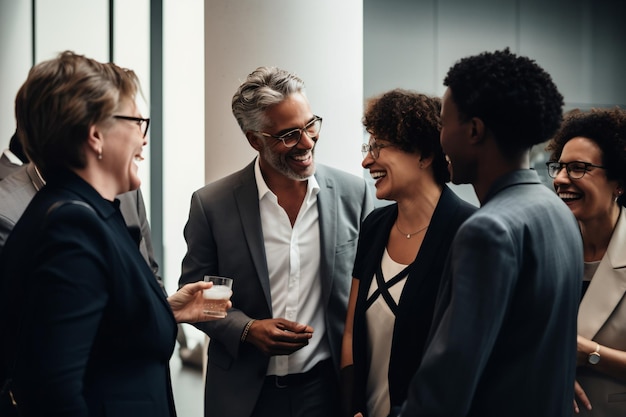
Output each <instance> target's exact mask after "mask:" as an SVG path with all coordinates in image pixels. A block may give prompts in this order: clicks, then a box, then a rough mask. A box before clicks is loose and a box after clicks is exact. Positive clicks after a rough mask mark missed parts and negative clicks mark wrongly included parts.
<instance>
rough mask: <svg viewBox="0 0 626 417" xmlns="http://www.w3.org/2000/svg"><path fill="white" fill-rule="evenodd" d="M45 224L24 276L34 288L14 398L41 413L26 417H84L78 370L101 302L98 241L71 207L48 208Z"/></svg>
mask: <svg viewBox="0 0 626 417" xmlns="http://www.w3.org/2000/svg"><path fill="white" fill-rule="evenodd" d="M47 224H48V227H47V228H46V229H45V231H44V235H43V237H42V241H43V242H45V243H44V244H43V246H42V248H41V250H39V251H37V252H36V253H34V259H33V262H34V264H35V265H38V266H37V267H36V268H35V269H34V271H33V273H32V275H31V276H28V277H26V279H28V280H29V281H30V282H29V288H35V289H36V290H34V291H29V293H28V296H27V297H26V303H25V305H24V308H25V311H26V313H24V314H23V325H22V330H21V338H20V341H21V344H20V345H19V346H20V354H19V355H20V356H21V357H22V358H23V359H22V360H21V361H20V360H19V358H18V364H19V368H18V371H16V375H17V374H21V375H22V376H23V379H20V381H19V383H20V384H19V386H20V388H21V391H20V395H22V396H25V397H28V401H26V403H28V404H31V405H33V407H41V409H33V410H28V411H29V412H30V414H32V415H38V416H51V415H72V416H87V414H88V411H87V407H86V403H85V399H84V397H83V394H84V386H83V381H84V380H85V378H86V377H87V376H86V375H85V369H86V365H87V361H88V360H89V358H90V354H91V352H92V346H93V342H94V339H95V337H96V333H97V331H98V327H99V323H100V321H101V318H102V315H103V312H104V310H105V308H106V305H107V301H108V297H109V295H108V294H109V288H108V286H109V285H110V283H108V282H107V265H106V262H107V260H105V259H103V258H104V256H103V254H104V253H105V252H104V251H103V248H102V247H101V245H102V243H101V242H102V241H104V240H105V235H104V233H103V230H102V224H101V222H100V221H99V219H98V218H97V217H96V215H95V214H92V213H91V212H90V211H89V209H86V208H84V207H80V206H77V205H68V206H64V207H61V208H58V209H56V210H54V211H53V212H52V213H51V214H50V216H49V217H48V222H47ZM30 414H29V415H30Z"/></svg>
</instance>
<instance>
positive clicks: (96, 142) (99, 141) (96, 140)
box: [87, 125, 104, 155]
mask: <svg viewBox="0 0 626 417" xmlns="http://www.w3.org/2000/svg"><path fill="white" fill-rule="evenodd" d="M103 138H104V135H103V133H102V130H100V128H99V127H97V126H96V125H91V126H90V127H89V132H88V134H87V148H88V149H89V150H90V151H91V152H93V153H94V154H95V155H101V154H102V149H103V148H104V140H103Z"/></svg>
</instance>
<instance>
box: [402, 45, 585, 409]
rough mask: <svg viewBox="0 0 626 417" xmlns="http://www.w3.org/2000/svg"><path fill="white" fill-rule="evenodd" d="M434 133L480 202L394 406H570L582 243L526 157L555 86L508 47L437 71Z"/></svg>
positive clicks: (554, 103) (550, 124) (543, 125)
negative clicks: (440, 80)
mask: <svg viewBox="0 0 626 417" xmlns="http://www.w3.org/2000/svg"><path fill="white" fill-rule="evenodd" d="M444 85H445V86H447V89H446V91H445V94H444V96H443V106H442V111H441V118H442V131H441V138H440V139H441V145H442V147H443V150H444V152H445V153H446V156H447V158H448V161H449V169H450V174H451V179H452V182H454V183H456V184H472V186H473V187H474V190H475V192H476V195H477V197H478V199H479V201H480V203H481V208H480V209H478V211H476V213H474V214H473V215H472V216H471V217H470V218H469V219H467V220H466V221H465V223H464V224H463V225H461V227H460V228H459V231H458V232H457V234H456V236H455V238H454V241H453V243H452V246H451V249H450V252H449V256H448V259H447V265H446V267H445V269H444V273H443V277H442V283H441V286H440V288H439V294H438V299H437V305H436V308H435V314H434V319H433V326H432V328H431V333H430V336H429V342H428V347H427V348H426V352H425V354H424V356H423V359H422V362H421V365H420V367H419V369H418V370H417V372H416V374H415V375H414V377H413V379H412V381H411V385H410V387H409V393H408V399H407V401H406V402H405V404H404V406H403V408H402V409H401V416H402V417H407V416H431V417H432V416H446V417H451V416H480V417H490V416H493V417H495V416H498V417H502V416H507V417H511V416H513V417H515V416H533V417H541V416H545V417H548V416H549V417H559V416H571V414H572V411H573V388H572V387H573V383H574V375H575V365H576V312H577V308H578V301H579V300H580V290H581V277H582V275H583V255H582V243H581V237H580V232H579V230H578V226H577V224H576V220H575V219H574V217H573V216H572V213H571V212H570V210H569V209H568V208H567V206H566V205H565V204H564V203H563V202H562V201H561V200H560V199H559V198H558V197H557V196H556V195H555V193H554V192H553V191H551V190H550V189H549V188H548V187H546V186H545V185H543V184H542V183H541V181H540V179H539V176H538V175H537V173H536V172H535V171H534V170H532V169H530V160H529V159H530V158H529V155H530V149H531V147H532V146H533V145H535V144H539V143H542V142H545V141H546V140H548V139H550V137H551V136H552V135H553V134H554V132H555V131H556V129H557V128H558V127H559V124H560V122H561V119H562V106H563V97H562V96H561V94H560V93H559V91H558V90H557V88H556V86H555V84H554V83H553V81H552V79H551V77H550V75H549V74H547V73H546V72H545V71H544V70H543V69H542V68H541V67H540V66H539V65H538V64H537V63H536V62H535V61H533V60H531V59H529V58H526V57H521V56H517V55H515V54H513V53H511V52H510V51H509V49H508V48H507V49H505V50H502V51H496V52H493V53H491V52H485V53H481V54H479V55H476V56H471V57H468V58H465V59H462V60H460V61H459V62H457V63H456V64H455V65H454V66H453V67H452V68H451V69H450V70H449V72H448V74H447V76H446V77H445V80H444Z"/></svg>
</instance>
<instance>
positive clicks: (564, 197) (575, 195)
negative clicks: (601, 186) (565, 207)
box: [558, 192, 582, 203]
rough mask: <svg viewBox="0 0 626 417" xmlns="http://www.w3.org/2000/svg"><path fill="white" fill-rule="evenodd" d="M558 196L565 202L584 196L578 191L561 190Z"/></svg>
mask: <svg viewBox="0 0 626 417" xmlns="http://www.w3.org/2000/svg"><path fill="white" fill-rule="evenodd" d="M558 196H559V198H560V199H561V200H563V201H564V202H566V203H568V202H570V201H576V200H580V199H581V198H582V196H581V195H580V194H578V193H565V192H560V193H558Z"/></svg>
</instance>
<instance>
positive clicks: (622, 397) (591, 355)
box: [547, 108, 626, 417]
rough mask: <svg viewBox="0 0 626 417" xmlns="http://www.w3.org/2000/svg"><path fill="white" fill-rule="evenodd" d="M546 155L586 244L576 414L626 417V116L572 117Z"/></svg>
mask: <svg viewBox="0 0 626 417" xmlns="http://www.w3.org/2000/svg"><path fill="white" fill-rule="evenodd" d="M547 149H548V150H549V151H551V152H552V155H551V157H550V161H549V162H547V166H548V174H549V175H550V176H551V177H552V178H554V189H555V190H556V192H557V194H558V195H559V197H561V199H562V200H563V201H564V202H565V204H567V206H568V207H569V208H570V210H572V213H573V214H574V216H575V217H576V219H577V220H578V224H579V225H580V230H581V233H582V237H583V250H584V260H585V268H584V278H583V289H582V299H581V302H580V308H579V310H578V356H577V363H576V364H577V368H576V384H575V394H576V398H575V404H574V410H575V412H576V413H579V415H581V416H598V417H604V416H618V415H620V416H621V415H626V297H625V295H626V286H625V285H624V284H625V283H626V211H625V210H624V209H623V207H624V201H625V198H624V186H625V185H626V111H624V110H621V109H619V108H615V109H610V110H609V109H594V110H591V111H588V112H583V111H580V110H575V111H572V112H570V113H569V114H568V115H567V116H566V117H565V120H564V122H563V124H562V126H561V128H560V130H559V131H558V132H557V133H556V135H555V136H554V138H553V139H552V140H551V141H550V143H549V144H548V147H547Z"/></svg>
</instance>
